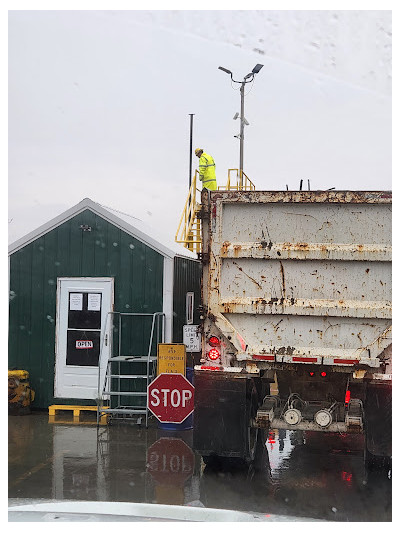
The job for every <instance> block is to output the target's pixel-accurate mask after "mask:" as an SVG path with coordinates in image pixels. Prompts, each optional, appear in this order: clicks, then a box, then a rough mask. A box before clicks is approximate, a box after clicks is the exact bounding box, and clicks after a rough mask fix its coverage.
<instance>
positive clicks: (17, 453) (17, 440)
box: [9, 412, 391, 521]
mask: <svg viewBox="0 0 400 533" xmlns="http://www.w3.org/2000/svg"><path fill="white" fill-rule="evenodd" d="M65 422H66V423H57V424H55V423H49V420H48V416H47V414H45V413H39V412H34V413H32V414H31V415H28V416H20V417H17V416H14V417H9V497H10V498H45V499H57V500H61V499H64V500H65V499H72V500H93V501H121V502H137V503H160V504H170V505H171V504H174V505H191V506H205V507H211V508H217V509H232V510H238V511H252V512H257V513H265V514H268V513H271V514H282V515H289V516H302V517H309V518H319V519H325V520H336V521H390V520H391V481H390V479H389V478H388V475H387V473H385V472H378V473H375V474H374V475H371V474H369V473H367V472H366V471H365V469H364V462H363V454H362V442H360V441H359V440H358V441H357V439H356V440H354V439H353V440H352V441H350V442H349V441H348V439H344V438H343V437H341V436H340V435H339V436H336V437H335V438H330V439H326V438H325V439H323V440H322V439H321V437H320V435H317V436H315V434H314V435H312V434H304V433H301V432H295V431H286V430H274V431H270V432H268V433H266V432H264V431H260V432H259V439H258V445H257V446H258V450H257V455H256V459H255V461H254V463H252V464H251V465H250V466H248V467H246V468H243V467H241V468H239V467H235V466H232V465H231V466H229V467H227V466H226V465H219V467H218V468H215V466H214V467H213V466H212V465H208V466H205V465H204V463H203V461H202V459H201V457H199V456H198V455H197V454H196V453H195V452H194V451H193V449H192V431H191V430H187V431H181V432H174V431H163V430H161V429H159V428H158V427H157V426H156V425H154V426H153V427H150V428H149V429H147V430H146V429H144V428H141V427H140V426H137V425H134V424H132V425H131V424H129V423H127V422H125V423H119V424H113V425H110V426H101V427H99V428H97V426H95V425H85V424H80V425H75V424H71V423H68V420H66V421H65ZM324 437H327V436H326V435H325V436H324ZM333 437H334V436H333Z"/></svg>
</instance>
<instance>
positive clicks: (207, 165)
mask: <svg viewBox="0 0 400 533" xmlns="http://www.w3.org/2000/svg"><path fill="white" fill-rule="evenodd" d="M199 174H200V181H201V182H203V187H205V188H206V189H210V191H215V190H217V178H216V177H215V163H214V159H213V158H212V157H211V156H210V155H208V154H206V153H205V152H203V153H202V154H201V157H200V161H199Z"/></svg>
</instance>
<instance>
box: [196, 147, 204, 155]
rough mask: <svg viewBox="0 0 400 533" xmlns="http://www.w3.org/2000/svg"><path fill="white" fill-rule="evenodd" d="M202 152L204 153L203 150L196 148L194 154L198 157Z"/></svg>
mask: <svg viewBox="0 0 400 533" xmlns="http://www.w3.org/2000/svg"><path fill="white" fill-rule="evenodd" d="M202 151H203V148H196V150H195V151H194V153H195V154H196V155H199V153H200V152H202Z"/></svg>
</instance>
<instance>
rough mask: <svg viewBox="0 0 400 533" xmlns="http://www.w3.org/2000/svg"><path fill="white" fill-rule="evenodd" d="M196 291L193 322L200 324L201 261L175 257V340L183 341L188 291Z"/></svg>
mask: <svg viewBox="0 0 400 533" xmlns="http://www.w3.org/2000/svg"><path fill="white" fill-rule="evenodd" d="M187 292H193V293H194V312H193V323H194V324H197V325H198V324H200V313H199V309H198V308H199V305H200V303H201V263H200V261H197V260H193V259H186V258H183V257H175V259H174V291H173V300H174V303H173V317H174V318H173V342H183V326H184V325H185V323H186V293H187Z"/></svg>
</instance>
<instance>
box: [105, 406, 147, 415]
mask: <svg viewBox="0 0 400 533" xmlns="http://www.w3.org/2000/svg"><path fill="white" fill-rule="evenodd" d="M146 411H147V409H146V408H145V407H144V408H143V409H125V408H120V409H118V408H114V409H99V412H100V413H103V412H104V413H110V414H112V413H125V414H131V415H145V414H146Z"/></svg>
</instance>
